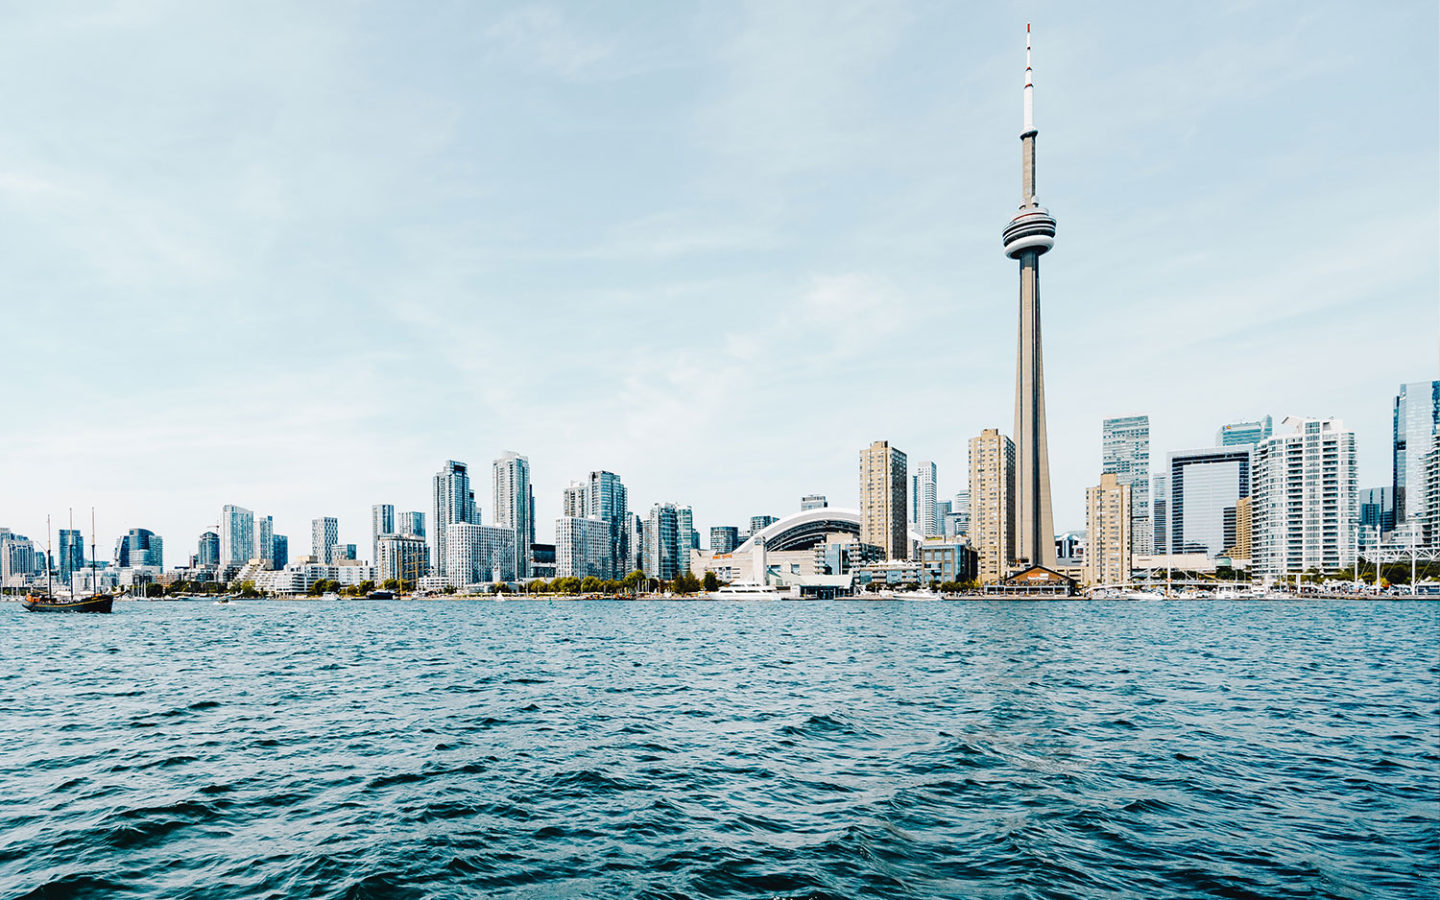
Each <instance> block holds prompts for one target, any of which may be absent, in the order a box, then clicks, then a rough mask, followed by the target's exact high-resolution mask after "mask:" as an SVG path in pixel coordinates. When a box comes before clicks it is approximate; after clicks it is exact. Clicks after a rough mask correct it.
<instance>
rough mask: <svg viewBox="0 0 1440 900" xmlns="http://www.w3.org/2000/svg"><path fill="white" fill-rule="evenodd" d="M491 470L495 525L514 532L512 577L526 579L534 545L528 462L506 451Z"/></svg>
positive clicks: (533, 494) (532, 501)
mask: <svg viewBox="0 0 1440 900" xmlns="http://www.w3.org/2000/svg"><path fill="white" fill-rule="evenodd" d="M491 469H492V475H493V481H494V499H495V506H494V510H493V518H494V520H495V524H496V525H503V526H505V527H506V528H509V529H511V530H513V531H514V532H515V534H516V536H517V539H516V542H515V572H516V577H518V578H522V579H523V578H529V577H530V545H531V544H533V543H535V493H534V491H533V490H532V489H531V487H530V460H529V458H528V457H524V456H521V455H520V454H518V453H516V452H514V451H513V450H507V451H506V452H505V453H504V454H503V455H501V457H500V458H499V459H497V460H495V462H494V463H493V465H492V467H491Z"/></svg>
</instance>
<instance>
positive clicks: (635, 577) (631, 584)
mask: <svg viewBox="0 0 1440 900" xmlns="http://www.w3.org/2000/svg"><path fill="white" fill-rule="evenodd" d="M620 583H621V584H623V585H624V586H625V590H627V591H629V592H630V593H632V594H636V593H639V592H640V586H641V585H643V584H644V583H645V573H644V572H641V571H640V570H639V569H636V570H635V571H634V572H631V573H629V574H628V575H626V576H625V577H624V578H623V579H621V580H620Z"/></svg>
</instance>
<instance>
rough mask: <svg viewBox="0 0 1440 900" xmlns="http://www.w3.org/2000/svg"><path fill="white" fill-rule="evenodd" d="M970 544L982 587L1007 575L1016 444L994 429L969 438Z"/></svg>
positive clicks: (1012, 537)
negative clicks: (973, 551)
mask: <svg viewBox="0 0 1440 900" xmlns="http://www.w3.org/2000/svg"><path fill="white" fill-rule="evenodd" d="M1051 540H1052V541H1053V540H1054V538H1053V537H1052V538H1051ZM970 544H971V546H973V547H974V548H975V552H976V554H977V560H976V565H977V572H978V578H979V581H980V583H981V584H994V583H997V582H999V581H1000V580H1001V579H1002V578H1004V577H1005V576H1006V575H1008V574H1009V572H1010V569H1011V567H1012V564H1013V561H1014V558H1015V444H1014V442H1013V441H1011V440H1010V438H1008V437H1006V436H1005V435H1003V434H1001V433H1000V431H999V429H996V428H987V429H985V430H984V431H982V432H980V434H979V435H978V436H976V437H973V438H971V439H970ZM1052 546H1053V545H1052Z"/></svg>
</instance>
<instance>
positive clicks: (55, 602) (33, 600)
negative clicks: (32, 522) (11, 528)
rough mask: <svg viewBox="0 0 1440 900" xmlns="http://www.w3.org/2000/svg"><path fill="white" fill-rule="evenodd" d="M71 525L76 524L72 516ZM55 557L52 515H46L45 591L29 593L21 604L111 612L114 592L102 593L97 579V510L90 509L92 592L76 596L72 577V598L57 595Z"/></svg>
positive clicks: (31, 608) (43, 609)
mask: <svg viewBox="0 0 1440 900" xmlns="http://www.w3.org/2000/svg"><path fill="white" fill-rule="evenodd" d="M71 525H74V520H73V516H72V520H71ZM53 558H54V557H53V556H52V555H51V549H50V517H49V516H46V517H45V593H44V594H29V595H27V596H26V597H25V599H24V600H21V601H20V605H21V606H23V607H24V608H25V609H27V610H29V611H30V612H97V613H108V612H110V605H111V604H112V603H114V602H115V595H114V594H102V593H100V591H99V589H98V588H99V582H98V581H96V579H95V510H94V509H93V508H92V509H91V510H90V585H91V591H92V592H91V594H90V596H89V597H84V598H81V599H78V600H77V599H76V598H75V579H74V577H73V574H72V577H71V579H70V598H69V599H68V600H61V599H59V598H58V597H56V596H55V594H54V591H53V590H52V589H51V584H50V571H51V569H50V561H51V560H52V559H53Z"/></svg>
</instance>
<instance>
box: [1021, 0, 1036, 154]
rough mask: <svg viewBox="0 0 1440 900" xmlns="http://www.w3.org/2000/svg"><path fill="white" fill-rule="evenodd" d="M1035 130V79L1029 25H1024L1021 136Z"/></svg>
mask: <svg viewBox="0 0 1440 900" xmlns="http://www.w3.org/2000/svg"><path fill="white" fill-rule="evenodd" d="M1034 130H1035V77H1034V73H1033V72H1032V71H1031V70H1030V23H1029V22H1026V23H1025V129H1024V131H1022V132H1021V134H1028V133H1029V132H1032V131H1034Z"/></svg>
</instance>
